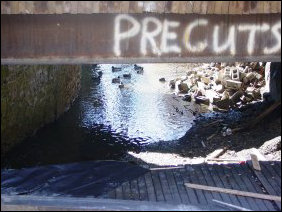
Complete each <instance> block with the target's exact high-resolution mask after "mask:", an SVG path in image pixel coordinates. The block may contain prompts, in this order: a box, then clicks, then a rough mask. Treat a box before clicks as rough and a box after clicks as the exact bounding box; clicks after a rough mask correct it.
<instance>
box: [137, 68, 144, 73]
mask: <svg viewBox="0 0 282 212" xmlns="http://www.w3.org/2000/svg"><path fill="white" fill-rule="evenodd" d="M136 73H137V74H144V70H143V69H142V70H137V72H136Z"/></svg>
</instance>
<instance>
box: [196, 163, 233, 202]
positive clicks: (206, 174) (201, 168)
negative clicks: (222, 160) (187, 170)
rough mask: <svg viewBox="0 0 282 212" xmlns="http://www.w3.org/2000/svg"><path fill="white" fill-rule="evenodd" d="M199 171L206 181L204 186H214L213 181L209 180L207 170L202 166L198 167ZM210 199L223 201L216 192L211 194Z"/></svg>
mask: <svg viewBox="0 0 282 212" xmlns="http://www.w3.org/2000/svg"><path fill="white" fill-rule="evenodd" d="M200 171H201V172H202V174H203V176H204V178H205V180H206V185H211V186H216V184H215V182H214V180H213V179H212V178H211V176H210V174H209V172H208V168H207V167H206V166H205V165H204V164H203V165H201V166H200ZM212 197H213V199H217V200H223V201H225V200H224V199H223V198H222V197H221V195H220V194H219V193H217V192H212ZM227 201H228V199H227Z"/></svg>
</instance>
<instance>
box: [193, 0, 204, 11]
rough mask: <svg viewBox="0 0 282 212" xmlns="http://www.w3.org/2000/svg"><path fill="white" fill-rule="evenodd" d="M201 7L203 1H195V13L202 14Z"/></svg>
mask: <svg viewBox="0 0 282 212" xmlns="http://www.w3.org/2000/svg"><path fill="white" fill-rule="evenodd" d="M201 5H202V1H193V9H192V11H193V13H195V14H200V13H201Z"/></svg>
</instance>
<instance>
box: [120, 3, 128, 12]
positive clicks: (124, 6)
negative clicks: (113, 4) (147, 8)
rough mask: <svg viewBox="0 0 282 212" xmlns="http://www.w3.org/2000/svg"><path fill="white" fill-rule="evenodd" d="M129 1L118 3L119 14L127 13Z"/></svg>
mask: <svg viewBox="0 0 282 212" xmlns="http://www.w3.org/2000/svg"><path fill="white" fill-rule="evenodd" d="M129 4H130V2H129V1H120V12H121V13H129Z"/></svg>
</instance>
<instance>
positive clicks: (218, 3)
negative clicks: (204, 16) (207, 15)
mask: <svg viewBox="0 0 282 212" xmlns="http://www.w3.org/2000/svg"><path fill="white" fill-rule="evenodd" d="M222 4H223V1H216V2H215V6H214V13H215V14H221V13H222Z"/></svg>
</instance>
